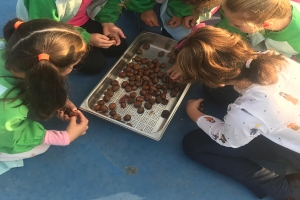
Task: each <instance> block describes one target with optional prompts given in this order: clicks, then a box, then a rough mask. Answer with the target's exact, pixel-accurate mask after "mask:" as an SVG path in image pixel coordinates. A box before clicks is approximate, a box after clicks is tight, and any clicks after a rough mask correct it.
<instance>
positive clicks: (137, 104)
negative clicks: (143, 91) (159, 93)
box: [134, 101, 142, 108]
mask: <svg viewBox="0 0 300 200" xmlns="http://www.w3.org/2000/svg"><path fill="white" fill-rule="evenodd" d="M141 106H142V102H141V101H135V102H134V107H136V108H138V107H141Z"/></svg>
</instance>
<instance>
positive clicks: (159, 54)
mask: <svg viewBox="0 0 300 200" xmlns="http://www.w3.org/2000/svg"><path fill="white" fill-rule="evenodd" d="M157 55H158V57H163V56H164V55H165V52H164V51H160V52H158V54H157Z"/></svg>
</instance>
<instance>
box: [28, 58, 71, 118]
mask: <svg viewBox="0 0 300 200" xmlns="http://www.w3.org/2000/svg"><path fill="white" fill-rule="evenodd" d="M24 81H25V86H26V93H25V99H26V103H27V104H28V107H29V108H30V110H31V111H33V112H34V113H35V114H36V115H37V117H38V118H40V119H48V118H49V117H51V116H52V115H53V112H54V111H56V110H58V109H60V108H62V107H63V106H64V105H65V103H66V101H67V90H66V88H65V85H66V79H65V77H64V76H62V75H61V74H60V73H59V71H58V70H57V69H56V67H55V66H54V65H53V64H52V63H51V62H50V61H49V60H40V61H38V62H37V63H36V64H35V66H34V67H32V68H31V69H30V70H28V71H27V73H26V76H25V80H24Z"/></svg>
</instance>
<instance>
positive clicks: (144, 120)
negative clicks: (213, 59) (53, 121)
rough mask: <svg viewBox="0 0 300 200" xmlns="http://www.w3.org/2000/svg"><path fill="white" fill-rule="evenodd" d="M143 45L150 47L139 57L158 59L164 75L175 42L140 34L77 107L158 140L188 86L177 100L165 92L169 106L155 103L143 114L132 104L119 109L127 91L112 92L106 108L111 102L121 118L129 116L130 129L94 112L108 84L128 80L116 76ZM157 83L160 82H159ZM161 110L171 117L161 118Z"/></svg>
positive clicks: (155, 35) (120, 124) (137, 91)
mask: <svg viewBox="0 0 300 200" xmlns="http://www.w3.org/2000/svg"><path fill="white" fill-rule="evenodd" d="M146 43H147V44H149V45H150V49H148V50H144V51H143V54H141V55H138V56H140V57H142V58H145V57H146V58H148V59H149V60H153V59H158V60H159V62H160V63H165V64H166V65H167V67H166V68H164V69H161V71H163V72H165V71H166V69H168V67H170V66H171V64H169V62H168V60H169V58H168V57H167V53H168V52H170V51H171V50H172V49H173V48H174V47H175V46H176V44H177V41H175V40H172V39H170V38H166V37H163V36H161V35H157V34H154V33H149V32H146V33H142V34H140V35H139V36H138V37H137V38H136V39H135V40H134V41H133V42H132V44H131V45H130V46H129V47H128V49H127V50H126V51H125V53H124V54H123V55H122V56H121V58H120V59H119V60H118V61H117V62H116V64H115V65H114V66H113V67H112V68H111V70H110V71H109V72H107V74H106V75H105V76H104V77H103V78H102V80H100V82H99V83H98V84H97V85H96V86H95V88H94V89H93V90H92V92H91V93H90V94H89V95H88V96H87V97H86V99H85V100H84V101H83V102H82V104H81V105H80V109H81V110H84V111H86V112H89V113H92V114H94V115H96V116H98V117H100V118H102V119H105V120H107V121H110V122H112V123H114V124H117V125H119V126H122V127H124V128H127V129H129V130H132V131H134V132H136V133H139V134H142V135H144V136H147V137H149V138H152V139H154V140H157V141H158V140H160V139H161V137H162V135H163V134H164V132H165V130H166V128H167V126H168V124H169V123H170V121H171V119H172V118H173V116H174V114H175V112H176V110H177V108H178V106H179V105H180V103H181V101H182V99H183V98H184V96H185V94H186V92H187V91H188V89H189V87H190V84H188V85H186V86H185V88H184V89H183V90H182V91H181V92H179V93H178V94H177V96H176V97H173V98H172V97H170V94H169V92H168V94H167V99H168V100H169V103H168V104H167V105H163V104H154V105H153V106H152V109H151V110H147V109H145V112H144V113H143V114H138V113H137V108H135V107H134V106H133V104H132V105H129V104H127V106H126V108H124V109H123V108H121V107H120V104H119V100H120V98H121V97H123V96H124V95H125V94H127V92H126V91H125V90H124V89H123V88H120V89H119V90H118V91H116V92H115V93H114V95H113V97H112V98H111V100H110V101H109V102H107V103H106V105H107V106H108V105H109V103H112V102H114V103H116V104H117V108H116V112H117V113H118V114H120V115H121V116H122V119H123V116H124V115H126V114H129V115H131V120H130V121H129V123H131V124H132V126H129V125H127V124H126V123H124V122H120V121H116V120H114V119H112V118H110V117H107V116H105V115H103V114H100V113H98V112H96V111H94V110H93V107H94V106H95V104H96V103H97V101H99V100H100V99H103V96H104V92H105V91H106V89H107V88H109V87H111V85H110V84H111V82H112V81H113V80H117V81H119V83H120V84H121V83H122V82H123V81H125V80H127V79H128V78H127V77H126V78H120V77H118V74H119V72H121V71H122V70H123V68H124V67H125V66H126V65H127V64H128V63H129V62H132V59H133V58H134V57H135V56H136V53H135V52H136V51H137V50H138V49H139V48H141V46H142V45H143V44H146ZM160 51H165V55H164V56H163V57H158V56H157V54H158V52H160ZM159 83H161V80H160V82H159ZM140 90H141V87H140V88H138V89H137V90H136V91H135V92H136V93H137V94H139V92H140ZM163 110H169V111H170V116H169V117H168V118H167V119H165V118H162V117H161V113H162V111H163Z"/></svg>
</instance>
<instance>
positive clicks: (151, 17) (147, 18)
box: [141, 10, 159, 26]
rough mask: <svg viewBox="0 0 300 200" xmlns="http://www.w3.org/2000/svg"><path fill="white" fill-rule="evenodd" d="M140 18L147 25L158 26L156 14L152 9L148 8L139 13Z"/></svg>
mask: <svg viewBox="0 0 300 200" xmlns="http://www.w3.org/2000/svg"><path fill="white" fill-rule="evenodd" d="M141 20H142V21H143V22H145V24H147V25H148V26H159V23H158V20H157V16H156V14H155V12H154V10H148V11H146V12H143V13H141Z"/></svg>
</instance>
